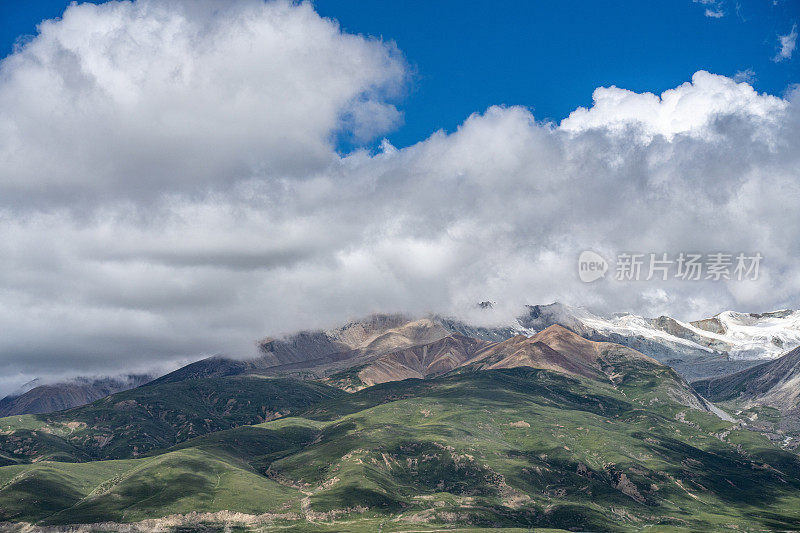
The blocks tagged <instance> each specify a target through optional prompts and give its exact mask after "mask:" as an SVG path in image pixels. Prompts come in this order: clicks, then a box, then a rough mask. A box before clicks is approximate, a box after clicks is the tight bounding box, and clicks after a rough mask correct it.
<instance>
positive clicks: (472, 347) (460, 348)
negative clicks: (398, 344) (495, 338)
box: [358, 334, 493, 386]
mask: <svg viewBox="0 0 800 533" xmlns="http://www.w3.org/2000/svg"><path fill="white" fill-rule="evenodd" d="M492 345H493V343H491V342H488V341H484V340H480V339H474V338H472V337H466V336H464V335H459V334H453V335H450V336H447V337H445V338H443V339H439V340H436V341H434V342H432V343H429V344H423V345H421V346H412V347H409V348H405V349H402V350H398V351H394V352H390V353H387V354H384V355H382V356H380V357H378V358H377V359H375V360H374V361H371V362H369V363H368V364H367V365H366V366H364V367H363V368H361V369H360V370H359V372H358V378H359V379H360V380H361V382H362V383H363V385H364V386H370V385H375V384H377V383H385V382H387V381H400V380H403V379H408V378H426V377H431V376H438V375H440V374H444V373H446V372H449V371H451V370H453V369H455V368H457V367H459V366H461V365H462V364H463V363H464V362H465V361H467V360H469V359H471V358H473V357H475V355H476V354H478V353H479V352H481V351H482V350H485V349H486V348H487V347H489V346H492Z"/></svg>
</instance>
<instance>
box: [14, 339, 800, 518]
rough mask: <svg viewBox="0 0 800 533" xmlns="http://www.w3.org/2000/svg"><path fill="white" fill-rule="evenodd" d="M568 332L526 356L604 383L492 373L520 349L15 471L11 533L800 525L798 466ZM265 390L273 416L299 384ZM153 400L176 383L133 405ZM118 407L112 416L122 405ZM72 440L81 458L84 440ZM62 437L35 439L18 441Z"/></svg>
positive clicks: (189, 412)
mask: <svg viewBox="0 0 800 533" xmlns="http://www.w3.org/2000/svg"><path fill="white" fill-rule="evenodd" d="M572 335H573V334H571V333H569V332H564V331H561V330H559V329H558V328H554V329H552V330H551V331H550V332H547V333H546V334H545V335H542V336H541V337H540V338H539V340H538V341H535V342H528V343H527V345H529V346H535V345H537V343H540V344H541V345H540V346H538V348H537V349H534V348H530V349H529V348H521V349H522V350H523V351H530V352H531V353H534V352H536V350H538V349H541V350H542V351H546V349H545V348H544V346H548V348H549V349H551V350H554V351H556V347H558V348H559V349H560V350H561V353H562V355H564V356H565V357H569V358H573V357H574V358H575V359H576V360H575V361H574V365H575V366H576V368H577V369H589V368H591V369H594V370H593V371H592V372H591V373H592V375H591V376H584V375H582V374H581V372H574V373H565V372H562V371H554V370H547V369H542V368H531V367H530V366H528V365H525V366H521V367H516V368H498V369H489V368H484V367H481V366H480V362H481V361H483V362H486V363H489V362H490V361H492V362H502V361H504V360H506V359H507V357H509V356H513V354H514V353H515V352H514V351H513V350H512V349H511V343H509V344H508V345H507V346H506V348H507V349H498V351H497V352H495V353H494V354H486V356H485V357H483V358H481V357H480V354H478V356H479V357H478V359H476V360H475V361H473V363H475V364H467V365H466V366H461V367H459V368H458V369H456V370H454V371H451V372H448V373H446V374H443V375H440V376H437V377H432V378H429V379H424V380H423V379H407V380H404V381H390V382H386V383H382V384H378V385H374V386H371V387H367V388H364V389H362V390H360V391H358V392H355V393H351V394H347V393H342V392H339V391H334V390H333V389H330V388H327V389H323V390H326V391H329V392H330V393H331V396H330V397H327V398H325V397H321V398H318V399H317V400H316V401H314V402H313V403H310V404H308V405H306V406H305V407H299V408H297V409H293V410H292V412H291V413H290V414H289V415H288V416H281V417H278V418H276V419H273V420H269V421H266V422H263V423H259V424H255V425H249V426H248V425H245V426H239V427H232V428H231V429H226V430H222V431H215V432H211V433H207V434H205V435H201V436H198V437H196V438H191V439H188V440H184V441H182V442H180V443H178V444H177V445H174V446H172V447H165V448H161V449H153V450H151V451H150V452H149V453H148V454H146V455H145V456H140V457H136V458H130V459H123V460H113V461H107V460H105V461H95V460H92V461H88V462H80V463H74V462H73V463H65V462H59V461H55V460H38V461H35V462H34V461H31V460H28V461H25V462H22V457H20V461H19V462H17V463H16V464H13V465H9V466H3V467H0V520H6V521H8V522H7V525H9V526H10V527H11V528H14V527H17V528H21V527H24V528H27V529H36V527H45V526H49V525H66V524H87V523H89V524H91V523H102V524H98V528H106V529H115V528H123V527H125V528H128V529H129V530H133V531H152V530H216V529H224V528H230V529H234V528H236V529H243V530H250V529H256V530H265V529H278V528H280V529H287V530H293V531H309V530H314V531H377V530H392V531H404V530H412V531H429V530H441V529H454V528H462V529H464V528H470V529H471V530H472V528H474V530H476V531H481V530H483V531H490V530H496V529H500V528H517V529H516V530H517V531H519V530H530V529H532V528H557V529H560V530H584V531H587V530H588V531H629V530H634V529H635V530H669V531H718V530H721V529H737V530H744V531H754V530H796V529H797V528H798V527H800V457H798V456H797V455H795V454H792V453H789V452H786V451H783V450H780V449H779V448H777V447H775V446H773V445H772V444H771V443H770V442H769V441H768V440H767V439H764V438H763V437H761V436H760V435H758V434H757V433H753V432H749V431H746V430H744V429H743V428H741V426H740V425H739V424H738V423H736V422H731V421H726V420H722V419H720V418H719V417H717V416H714V415H713V414H711V413H709V412H706V411H704V410H698V409H690V408H688V407H687V406H686V405H683V404H681V403H680V402H677V401H675V399H674V398H672V397H671V396H670V394H669V392H668V391H669V388H670V387H672V383H673V381H672V380H673V379H674V378H673V376H674V375H675V374H674V372H672V373H670V372H671V370H670V369H668V368H667V367H665V366H664V365H660V364H658V363H657V362H654V361H652V360H651V359H649V358H647V357H645V356H642V355H641V354H639V355H637V354H634V353H631V352H629V351H627V349H623V348H621V347H620V348H617V347H613V346H604V345H600V346H598V345H597V344H594V343H590V344H584V343H582V342H581V341H580V340H578V339H576V338H575V337H573V336H572ZM545 341H548V342H550V344H552V345H555V346H550V344H545ZM501 344H502V343H501ZM515 344H523V340H522V339H518V342H516V343H515ZM604 350H612V351H619V354H620V355H618V356H617V355H614V354H613V353H604ZM401 351H402V350H401ZM495 355H497V356H498V359H497V360H496V361H495V359H492V357H494V356H495ZM532 357H533V356H532ZM521 361H522V362H530V361H532V362H537V361H539V360H538V359H536V358H532V359H528V360H522V359H521ZM505 364H510V363H508V362H507V363H505ZM609 365H611V366H613V367H614V370H611V369H610V368H609ZM562 366H564V367H565V366H566V363H564V364H562ZM239 379H243V378H242V377H226V378H220V379H219V381H222V382H228V383H229V384H230V386H228V387H227V390H229V391H231V393H233V394H234V395H233V396H232V398H234V399H240V400H244V398H245V397H248V396H247V395H246V394H243V395H241V396H240V395H237V394H236V393H235V392H234V391H235V389H236V388H239V389H242V390H246V389H247V387H246V386H245V385H243V384H242V383H240V382H237V381H236V380H239ZM247 379H251V378H247ZM252 379H257V378H252ZM258 379H262V381H266V382H268V381H270V380H263V378H258ZM205 381H208V382H210V383H213V382H214V381H217V378H213V379H210V380H197V381H196V382H192V381H185V382H183V383H180V384H171V385H169V386H170V387H174V386H178V385H180V386H183V387H185V389H183V390H182V392H180V394H178V393H177V391H176V390H174V389H169V388H165V389H161V390H162V391H163V393H164V397H165V398H173V400H172V405H173V406H174V407H175V408H176V409H180V408H181V407H183V411H182V412H181V414H183V415H184V416H192V417H194V416H195V415H196V416H197V417H198V419H199V418H202V417H205V416H207V415H206V414H205V412H204V411H202V409H206V408H207V406H208V404H207V403H206V402H204V401H201V402H200V405H199V406H198V405H197V404H196V403H195V402H194V401H192V400H191V398H197V399H198V400H201V399H203V398H207V397H215V396H214V393H213V392H212V391H210V390H209V389H208V388H207V387H208V385H202V386H200V385H199V384H202V383H203V382H205ZM663 383H666V384H667V385H666V387H662V386H661V385H662V384H663ZM273 384H274V385H275V389H274V392H273V393H272V395H271V397H272V398H274V399H276V400H279V399H281V398H283V399H289V398H291V397H292V396H293V395H294V392H293V391H294V390H296V387H297V386H298V382H297V381H296V380H286V381H283V382H275V381H273ZM159 387H167V385H161V386H159V385H150V386H145V387H141V390H147V389H151V390H152V391H157V390H159ZM198 387H199V388H200V392H198V395H197V396H195V397H192V396H189V399H187V400H185V401H184V400H183V398H184V395H189V394H191V391H192V390H195V389H197V388H198ZM131 392H132V391H129V392H126V393H122V394H129V393H131ZM151 394H152V393H151ZM256 397H257V395H253V396H252V397H251V398H252V399H255V398H256ZM111 398H112V400H110V401H108V402H106V403H108V404H109V407H112V406H114V405H115V404H116V403H119V402H118V401H117V398H116V397H113V396H112V397H111ZM226 398H227V396H226V395H223V394H219V395H218V401H216V402H215V403H213V404H211V405H212V406H216V407H214V409H216V410H219V408H220V407H221V406H224V405H226V404H227V402H228V400H229V399H230V398H228V399H226ZM137 401H138V400H137ZM102 402H105V400H101V403H102ZM146 403H147V402H146ZM240 403H243V404H244V403H246V402H243V401H241V402H240ZM95 405H96V404H95ZM147 405H150V403H147ZM197 409H201V411H199V412H196V410H197ZM148 410H149V409H147V408H143V409H141V410H139V411H138V412H137V416H138V414H146V413H147V412H148ZM223 411H224V410H223ZM153 414H154V415H155V414H156V412H155V411H153ZM17 418H18V417H12V418H10V419H8V418H6V419H2V420H0V426H2V427H3V431H4V433H6V434H7V436H14V434H15V433H16V432H17V431H19V430H15V429H13V428H9V427H8V426H9V425H10V424H15V423H16V424H19V423H20V422H17V421H16V419H17ZM21 418H26V417H21ZM27 419H35V417H30V416H29V417H27ZM160 419H161V416H155V420H160ZM64 420H66V419H64ZM172 420H179V418H178V417H173V418H172ZM133 422H134V419H130V420H128V421H127V422H126V421H122V420H121V421H120V422H119V423H121V424H131V423H133ZM73 427H74V432H75V435H74V437H77V438H76V439H75V440H76V441H80V440H81V438H82V437H81V432H82V431H85V429H84V428H81V427H75V426H73ZM124 427H126V426H122V427H121V428H120V429H123V428H124ZM9 432H10V433H9ZM34 433H35V435H34ZM52 436H53V433H50V432H48V431H45V430H43V429H38V430H32V431H31V430H29V432H28V433H26V434H24V435H23V437H24V438H23V439H22V440H23V441H24V440H25V439H31V440H32V441H37V440H38V441H42V440H44V439H47V438H50V437H52ZM67 440H70V439H67ZM3 453H5V452H3ZM26 523H29V524H35V527H32V526H26V525H25V524H26ZM122 523H125V524H126V525H121V524H122ZM115 524H116V525H115ZM2 528H3V525H2V524H0V529H2ZM87 529H88V528H87Z"/></svg>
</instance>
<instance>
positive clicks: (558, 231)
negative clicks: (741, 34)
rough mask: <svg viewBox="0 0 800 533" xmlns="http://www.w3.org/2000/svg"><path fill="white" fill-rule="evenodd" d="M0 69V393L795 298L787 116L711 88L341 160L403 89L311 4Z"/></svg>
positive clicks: (74, 46) (137, 32) (617, 99)
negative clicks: (304, 334) (592, 270)
mask: <svg viewBox="0 0 800 533" xmlns="http://www.w3.org/2000/svg"><path fill="white" fill-rule="evenodd" d="M0 69H1V72H0V102H2V105H0V109H2V110H3V111H0V113H2V115H0V132H2V133H0V152H1V153H3V154H4V155H3V157H4V158H5V159H6V160H8V161H10V162H11V165H10V167H8V168H6V167H3V168H2V169H0V191H2V193H0V257H1V258H2V261H0V295H1V296H2V302H3V305H2V306H0V330H2V331H3V332H4V333H3V335H2V336H0V375H5V376H18V377H19V379H18V381H19V380H23V379H29V378H30V377H33V376H36V375H66V374H68V373H70V372H71V373H75V374H80V373H92V374H96V373H100V372H109V373H110V372H113V371H115V370H120V371H121V370H126V371H129V370H141V369H146V368H147V367H152V366H154V365H156V364H161V365H169V364H177V362H179V361H183V360H187V359H191V358H198V357H201V356H203V355H207V354H211V353H217V352H225V353H228V354H231V355H242V356H245V355H248V354H250V353H252V352H253V349H254V340H255V339H258V338H260V337H263V336H266V335H275V334H281V333H285V332H291V331H293V330H296V329H298V328H312V327H327V326H332V325H335V324H338V323H341V322H343V321H344V320H346V319H348V318H351V317H358V316H361V315H364V314H367V313H370V312H378V311H389V312H395V311H404V312H409V313H419V314H422V313H426V312H436V313H443V314H450V315H456V316H461V317H464V318H467V319H470V320H480V321H484V322H501V321H507V320H510V319H511V318H512V317H513V316H514V315H515V314H516V313H518V312H519V310H520V308H521V306H522V305H524V304H526V303H544V302H551V301H553V300H560V301H563V302H565V303H569V304H576V305H584V306H589V307H590V308H593V309H594V310H596V311H600V312H612V311H633V312H638V313H642V314H645V315H651V316H653V315H657V314H662V313H666V314H671V315H674V316H677V317H679V318H698V317H702V316H706V315H709V314H713V313H716V312H719V311H721V310H723V309H726V308H736V309H743V310H765V309H771V308H776V307H789V306H793V305H795V306H796V302H797V300H798V297H799V296H800V266H798V265H797V264H796V258H797V257H798V256H800V253H799V252H800V244H798V243H800V218H798V217H796V216H794V214H793V213H794V212H795V210H796V207H797V205H798V200H800V182H799V181H798V179H797V177H798V173H799V172H800V145H799V144H800V111H799V110H800V95H798V93H797V92H793V93H790V94H788V95H787V96H786V97H784V98H778V97H775V96H770V95H767V94H758V93H757V92H756V91H754V90H753V88H752V87H751V86H750V85H748V84H747V83H737V82H736V81H734V80H732V79H729V78H726V77H723V76H717V75H713V74H710V73H707V72H702V71H701V72H698V73H697V74H695V75H694V76H693V78H692V80H691V82H687V83H685V84H682V85H680V86H679V87H676V88H675V89H671V90H669V91H666V92H664V93H662V94H661V95H655V94H650V93H641V94H640V93H634V92H631V91H628V90H625V89H621V88H616V87H608V88H599V89H597V90H596V91H595V93H594V95H593V97H594V103H593V105H592V106H591V107H590V108H578V109H576V110H575V111H574V112H573V113H572V114H570V116H569V117H567V118H566V119H564V120H563V121H562V122H561V123H560V124H555V123H550V122H540V121H537V120H536V119H535V117H534V116H533V115H532V114H531V112H530V111H529V110H528V109H526V108H522V107H491V108H489V109H487V110H485V111H483V112H481V113H476V114H474V115H472V116H470V117H467V118H466V119H465V120H464V122H463V124H461V126H460V127H459V128H458V129H457V130H456V131H454V132H452V133H445V132H441V131H440V132H435V133H433V134H432V135H431V136H430V137H429V138H427V139H424V140H422V141H420V142H419V143H417V144H415V145H413V146H409V147H406V148H401V149H397V148H394V147H393V146H391V144H390V143H388V141H384V142H383V143H382V144H381V147H382V148H381V149H380V151H379V152H378V153H371V152H369V151H366V150H357V151H355V152H353V153H350V154H347V155H344V156H341V155H337V153H336V151H335V146H334V145H333V139H334V138H335V137H336V136H337V135H341V134H345V135H351V136H352V138H353V139H364V138H369V137H370V136H373V135H376V134H378V133H379V132H381V131H385V130H386V128H389V127H391V125H392V124H394V123H395V122H396V120H397V113H398V112H397V110H396V108H395V107H394V105H393V104H392V102H394V101H395V100H394V98H395V97H396V96H397V95H398V94H399V93H400V92H401V91H402V90H403V86H404V83H405V78H406V72H405V67H404V63H403V61H402V59H401V56H400V54H399V52H398V51H397V50H395V49H394V48H393V47H392V46H391V45H388V44H386V43H383V42H380V41H376V40H373V39H369V38H365V37H360V36H353V35H347V34H344V33H342V32H341V31H340V30H339V29H338V27H337V26H336V25H335V24H334V23H333V22H331V21H327V20H325V19H322V18H320V17H318V16H317V15H316V14H315V13H314V11H313V10H312V8H311V7H310V6H309V5H307V4H300V5H294V4H289V3H283V2H278V3H267V4H264V3H261V2H257V1H252V2H238V3H235V4H226V5H225V7H222V8H220V7H219V4H210V3H195V2H191V3H188V2H187V3H182V2H168V3H163V2H159V3H150V2H137V3H134V4H131V3H116V4H105V5H102V6H88V5H83V6H73V7H70V8H69V9H68V10H67V12H66V13H65V15H64V17H63V19H62V20H61V21H52V22H48V23H45V24H44V25H43V26H42V28H41V32H40V35H39V36H37V37H36V38H34V39H33V40H32V41H31V42H30V43H28V44H27V45H25V47H23V48H22V49H20V50H18V51H17V52H15V53H14V54H13V55H12V56H10V57H9V58H7V59H6V60H5V61H4V62H3V63H2V66H0ZM37 100H41V105H40V106H37V105H35V103H36V101H37ZM11 102H14V103H15V105H14V106H9V105H8V104H9V103H11ZM17 104H20V105H17ZM100 200H103V201H100ZM585 249H592V250H595V251H597V252H599V253H601V254H603V255H605V256H606V257H613V256H614V255H615V254H616V253H618V252H621V251H639V252H643V253H648V252H654V253H660V252H668V253H678V252H681V251H687V252H689V251H701V252H706V253H710V252H715V251H730V252H737V251H748V252H749V251H759V252H761V253H762V254H763V255H764V258H765V259H764V263H763V265H762V277H761V279H759V280H758V281H756V282H749V283H748V282H735V281H728V282H724V281H723V282H711V281H701V282H686V281H678V280H670V281H666V282H660V281H655V280H653V281H650V282H619V281H616V280H613V279H605V280H601V281H598V282H595V283H592V284H584V283H581V282H580V281H579V279H578V276H577V271H576V261H577V257H578V254H579V253H580V251H582V250H585ZM484 300H491V301H493V302H496V303H497V305H496V306H495V308H494V309H493V310H491V311H485V310H479V309H476V306H475V303H476V302H479V301H484ZM4 383H5V382H0V388H2V387H3V386H4ZM9 386H10V385H9ZM0 392H2V391H0Z"/></svg>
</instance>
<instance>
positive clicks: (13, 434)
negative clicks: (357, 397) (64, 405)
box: [0, 376, 344, 464]
mask: <svg viewBox="0 0 800 533" xmlns="http://www.w3.org/2000/svg"><path fill="white" fill-rule="evenodd" d="M342 395H344V393H343V392H341V391H339V390H337V389H335V388H333V387H329V386H326V385H323V384H319V383H313V382H304V381H299V380H294V379H267V378H262V377H258V376H233V377H226V378H216V379H199V380H188V381H181V382H177V383H157V384H155V383H154V384H149V385H145V386H143V387H139V388H137V389H133V390H129V391H125V392H121V393H118V394H114V395H112V396H109V397H107V398H104V399H102V400H98V401H96V402H94V403H92V404H89V405H86V406H82V407H78V408H75V409H70V410H67V411H60V412H57V413H50V414H47V415H26V416H14V417H8V418H3V419H0V432H2V433H0V461H2V462H4V463H5V464H13V463H20V462H29V461H41V460H44V459H48V460H58V461H87V460H94V459H122V458H129V457H137V456H141V455H144V454H147V453H149V452H151V451H152V450H156V449H163V448H168V447H170V446H173V445H175V444H177V443H180V442H183V441H185V440H187V439H190V438H192V437H197V436H200V435H205V434H207V433H211V432H214V431H220V430H223V429H228V428H232V427H237V426H241V425H245V424H257V423H259V422H265V421H267V420H271V419H273V418H277V417H279V416H284V415H287V414H289V413H292V412H296V411H298V410H301V409H304V408H306V407H308V406H309V405H312V404H315V403H317V402H320V401H322V400H326V399H330V398H337V397H340V396H342ZM0 464H2V463H0Z"/></svg>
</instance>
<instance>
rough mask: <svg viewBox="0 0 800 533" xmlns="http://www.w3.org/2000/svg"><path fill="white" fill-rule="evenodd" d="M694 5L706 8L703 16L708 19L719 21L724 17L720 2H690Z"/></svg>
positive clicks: (698, 0)
mask: <svg viewBox="0 0 800 533" xmlns="http://www.w3.org/2000/svg"><path fill="white" fill-rule="evenodd" d="M692 1H693V2H694V3H695V4H701V5H704V6H706V10H705V16H707V17H709V18H715V19H719V18H722V17H724V16H725V10H724V5H725V3H724V2H723V1H722V0H692Z"/></svg>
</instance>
